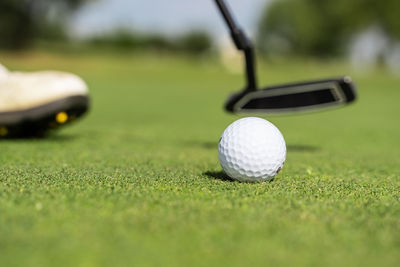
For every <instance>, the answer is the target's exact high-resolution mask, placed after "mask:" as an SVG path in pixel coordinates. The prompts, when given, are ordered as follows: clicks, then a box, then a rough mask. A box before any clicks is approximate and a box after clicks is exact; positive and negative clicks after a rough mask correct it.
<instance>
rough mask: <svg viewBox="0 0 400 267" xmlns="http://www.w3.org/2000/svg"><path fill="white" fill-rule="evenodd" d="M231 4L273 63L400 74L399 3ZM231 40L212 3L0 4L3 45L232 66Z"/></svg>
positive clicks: (302, 0) (5, 0)
mask: <svg viewBox="0 0 400 267" xmlns="http://www.w3.org/2000/svg"><path fill="white" fill-rule="evenodd" d="M228 2H229V4H230V5H231V7H232V9H233V10H234V12H235V13H236V14H237V17H238V19H239V21H240V23H241V24H242V25H243V27H244V28H245V29H246V30H247V31H248V32H249V35H250V36H251V37H252V38H254V40H255V41H256V45H257V49H258V51H260V52H261V54H262V55H263V56H264V57H267V58H268V59H269V60H277V59H282V58H293V57H301V58H309V57H311V58H322V59H324V60H327V59H332V58H340V59H342V60H346V61H348V62H350V63H351V64H352V66H353V67H354V68H355V69H357V70H359V71H360V70H361V71H362V70H366V69H370V68H374V67H377V66H378V67H385V68H387V69H388V70H390V71H391V72H393V73H396V74H399V73H400V41H399V40H400V20H399V19H398V14H399V12H400V2H399V1H396V0H386V1H384V2H379V3H378V2H376V1H372V0H351V1H348V0H337V1H327V0H280V1H279V0H275V1H274V0H249V1H240V0H231V1H228ZM228 38H229V35H228V34H227V32H226V29H225V25H224V24H223V21H222V20H221V18H220V17H219V15H218V14H217V11H216V9H215V7H214V3H213V1H211V0H209V1H196V2H189V1H185V0H169V1H163V0H153V1H146V0H133V1H130V0H52V1H50V0H24V1H15V0H2V1H1V2H0V49H2V50H12V51H23V50H29V49H42V50H48V49H53V50H62V51H65V50H72V51H79V50H82V51H87V50H88V49H89V50H92V49H103V50H123V51H130V52H132V51H134V52H146V51H147V52H148V51H151V52H155V51H157V52H161V53H177V54H189V55H196V56H198V55H213V56H215V55H216V54H218V55H221V59H222V60H223V62H225V63H227V64H226V65H227V66H228V67H229V68H230V69H232V70H233V71H235V70H237V67H235V66H236V65H237V64H236V65H235V63H234V62H236V61H237V56H236V55H235V52H234V50H233V48H232V45H231V43H230V41H229V39H228ZM85 49H86V50H85ZM235 58H236V59H235ZM235 60H236V61H235Z"/></svg>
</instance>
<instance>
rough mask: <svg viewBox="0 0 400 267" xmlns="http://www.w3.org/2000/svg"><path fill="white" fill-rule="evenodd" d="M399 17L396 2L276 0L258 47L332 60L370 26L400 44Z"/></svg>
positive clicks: (267, 14) (264, 18)
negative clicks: (380, 29)
mask: <svg viewBox="0 0 400 267" xmlns="http://www.w3.org/2000/svg"><path fill="white" fill-rule="evenodd" d="M399 16H400V1H399V0H384V1H376V0H335V1H332V0H275V1H274V2H273V3H272V4H271V5H269V6H268V7H267V8H266V9H265V11H264V13H263V16H262V19H261V21H260V26H259V34H258V44H259V46H260V47H261V48H262V49H263V50H264V51H265V52H266V53H283V54H285V53H286V54H287V53H297V54H302V55H312V56H335V55H340V54H343V53H344V52H345V49H346V48H347V47H346V46H347V45H348V44H349V41H351V38H352V37H354V35H355V34H357V33H359V32H361V31H363V30H365V29H366V28H367V27H369V26H371V25H375V26H379V27H380V28H382V30H383V31H384V32H385V34H386V35H387V36H388V38H390V39H391V40H392V41H398V40H400V18H399Z"/></svg>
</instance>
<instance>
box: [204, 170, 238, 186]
mask: <svg viewBox="0 0 400 267" xmlns="http://www.w3.org/2000/svg"><path fill="white" fill-rule="evenodd" d="M203 175H205V176H207V177H208V178H210V179H214V180H220V181H224V182H232V183H233V182H234V180H232V179H231V178H230V177H229V176H228V175H226V174H225V173H224V172H223V171H219V172H215V171H207V172H205V173H203Z"/></svg>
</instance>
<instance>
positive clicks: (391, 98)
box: [0, 53, 400, 266]
mask: <svg viewBox="0 0 400 267" xmlns="http://www.w3.org/2000/svg"><path fill="white" fill-rule="evenodd" d="M0 58H1V59H2V63H4V64H7V66H9V67H10V68H13V69H24V70H36V69H43V68H50V69H60V70H66V71H73V72H75V73H77V74H79V75H81V76H82V77H84V78H85V80H87V82H88V83H89V85H90V88H91V94H92V97H93V108H92V110H91V112H90V114H89V116H88V117H86V118H85V119H84V120H82V121H80V122H79V123H77V124H75V125H73V126H71V127H68V128H66V129H63V130H62V131H60V132H57V133H56V134H54V135H52V136H50V137H49V138H48V139H43V140H7V141H1V142H0V151H1V153H0V262H1V265H2V266H132V265H136V266H252V265H257V266H268V265H269V266H398V264H399V262H400V254H399V251H400V204H399V203H400V202H399V201H400V124H399V114H400V108H399V99H400V90H399V87H400V80H399V79H398V78H395V77H394V76H391V75H388V74H386V73H385V72H384V71H382V70H377V71H375V72H373V73H370V74H369V75H366V76H361V75H357V74H355V78H356V80H357V82H358V85H359V93H360V100H359V102H358V103H357V104H355V105H353V106H350V107H348V108H345V109H339V110H335V111H329V112H323V113H315V114H308V115H304V116H288V117H270V118H268V119H269V120H270V121H272V122H273V123H274V124H276V125H277V126H278V127H279V128H280V130H281V131H282V132H283V134H284V136H285V139H286V142H287V145H288V156H287V164H286V165H285V169H284V171H282V172H281V174H279V176H278V177H277V179H276V180H275V181H274V182H271V183H269V182H268V183H260V184H243V183H238V182H231V181H226V180H223V179H220V177H221V173H220V172H221V168H220V166H219V163H218V157H217V141H218V139H219V136H220V134H221V133H222V132H223V130H224V129H225V127H226V126H227V125H229V124H230V123H231V122H232V121H234V120H236V119H237V118H238V117H236V116H233V115H229V114H226V113H224V112H223V111H222V108H221V106H222V103H223V101H224V99H225V97H226V96H227V94H228V93H229V92H231V91H232V90H236V89H239V88H240V86H241V85H242V76H241V75H240V74H237V75H233V74H229V73H228V72H227V71H226V70H225V69H224V68H222V67H221V66H220V65H219V64H217V63H216V62H213V61H209V60H207V59H188V58H186V59H185V58H180V59H173V58H171V57H167V56H160V57H157V56H138V55H136V56H135V55H128V56H126V57H122V56H118V57H112V56H111V55H107V56H95V55H91V56H82V55H80V56H75V57H74V56H73V55H65V56H61V55H49V54H43V53H34V54H25V55H10V54H4V53H3V54H0ZM342 73H352V71H351V70H349V69H347V68H346V67H345V66H342V65H341V64H339V63H326V64H324V63H318V62H294V63H292V64H289V63H281V64H278V63H275V64H272V65H267V64H265V63H264V64H262V66H261V71H260V76H261V77H260V79H261V81H262V83H270V84H271V83H277V82H285V81H289V80H299V79H300V80H301V79H304V78H315V77H321V76H336V75H337V74H342Z"/></svg>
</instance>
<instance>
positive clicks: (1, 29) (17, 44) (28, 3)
mask: <svg viewBox="0 0 400 267" xmlns="http://www.w3.org/2000/svg"><path fill="white" fill-rule="evenodd" d="M88 1H90V0H0V47H2V48H7V49H22V48H26V47H28V46H29V45H31V44H32V42H33V40H35V39H36V38H49V39H63V38H65V37H66V34H65V27H64V26H65V19H66V17H65V16H66V15H67V14H68V12H71V11H74V10H76V9H78V8H79V7H80V6H81V5H82V4H83V3H85V2H88Z"/></svg>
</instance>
